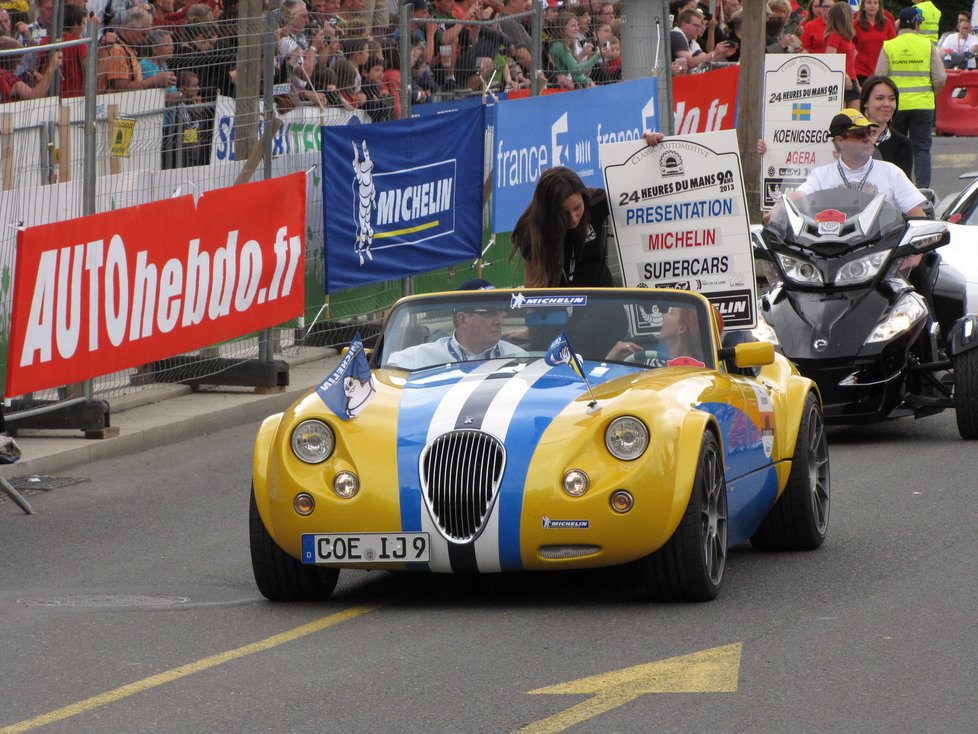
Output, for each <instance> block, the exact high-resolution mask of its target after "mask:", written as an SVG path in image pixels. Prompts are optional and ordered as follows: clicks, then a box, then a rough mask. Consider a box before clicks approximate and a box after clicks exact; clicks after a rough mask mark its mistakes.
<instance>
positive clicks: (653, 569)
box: [638, 431, 727, 602]
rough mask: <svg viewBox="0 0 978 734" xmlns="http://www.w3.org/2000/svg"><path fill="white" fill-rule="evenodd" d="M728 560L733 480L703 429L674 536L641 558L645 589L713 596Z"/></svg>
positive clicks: (654, 594)
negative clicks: (686, 499)
mask: <svg viewBox="0 0 978 734" xmlns="http://www.w3.org/2000/svg"><path fill="white" fill-rule="evenodd" d="M726 561H727V483H726V478H725V477H724V474H723V454H722V452H721V451H720V444H719V442H718V441H717V438H716V436H714V435H713V433H712V432H710V431H707V432H706V433H705V434H703V443H702V445H701V446H700V456H699V461H698V464H697V467H696V478H695V479H694V480H693V491H692V493H691V495H690V498H689V504H688V505H687V506H686V512H685V514H684V515H683V519H682V520H681V521H680V523H679V527H677V528H676V532H674V533H673V534H672V537H671V538H669V541H668V542H667V543H666V544H665V545H664V546H662V547H661V548H660V549H659V550H657V551H656V552H655V553H652V554H651V555H648V556H646V557H645V558H643V559H641V560H640V561H639V562H638V573H639V581H640V593H641V595H642V596H643V597H645V598H649V599H656V600H659V601H682V602H698V601H710V600H711V599H714V598H716V595H717V594H718V593H720V586H721V585H722V583H723V571H724V568H725V567H726Z"/></svg>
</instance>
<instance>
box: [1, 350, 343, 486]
mask: <svg viewBox="0 0 978 734" xmlns="http://www.w3.org/2000/svg"><path fill="white" fill-rule="evenodd" d="M304 351H305V352H306V353H305V354H303V355H302V357H298V358H297V357H280V358H281V359H284V360H285V361H286V362H288V363H289V386H288V387H286V388H285V389H284V391H283V392H277V393H270V394H256V393H255V390H254V388H247V387H219V386H216V387H207V388H201V389H200V390H198V391H197V392H192V391H191V389H190V388H189V387H188V386H186V385H159V386H155V387H153V388H152V389H150V390H147V391H144V392H140V393H136V394H133V395H126V396H123V397H119V398H109V399H108V402H109V423H110V425H112V426H114V427H117V428H118V429H119V435H118V436H116V437H114V438H104V439H90V438H84V437H83V435H82V432H81V431H78V430H59V431H36V430H23V431H21V432H19V433H18V435H17V437H16V439H15V440H16V441H17V445H18V446H20V450H21V454H22V458H21V459H20V460H19V461H18V462H16V463H15V464H4V465H2V466H0V477H3V478H5V479H14V478H16V477H28V476H34V475H40V476H51V475H54V474H57V473H59V472H63V471H65V470H66V469H69V468H71V467H75V466H79V465H83V464H89V463H92V462H94V461H99V460H101V459H109V458H115V457H119V456H126V455H128V454H135V453H138V452H140V451H145V450H147V449H151V448H154V447H156V446H166V445H168V444H173V443H178V442H180V441H186V440H187V439H190V438H196V437H198V436H204V435H207V434H208V433H213V432H214V431H219V430H222V429H224V428H228V427H229V426H236V425H241V424H242V423H254V426H255V430H256V431H257V430H258V425H259V423H260V421H261V420H262V419H263V418H265V416H267V415H271V414H272V413H277V412H279V411H281V410H284V409H285V408H286V407H288V405H289V404H291V403H292V402H293V401H294V400H295V399H296V398H298V397H299V396H300V395H301V394H302V393H304V392H306V391H307V390H309V389H310V388H312V387H315V386H316V385H318V384H319V383H320V382H322V381H323V380H324V379H325V378H326V376H327V375H329V373H330V372H331V371H332V370H333V368H334V367H335V366H336V363H337V362H338V361H339V358H338V357H337V355H336V350H334V349H330V348H322V349H316V350H309V349H307V350H304Z"/></svg>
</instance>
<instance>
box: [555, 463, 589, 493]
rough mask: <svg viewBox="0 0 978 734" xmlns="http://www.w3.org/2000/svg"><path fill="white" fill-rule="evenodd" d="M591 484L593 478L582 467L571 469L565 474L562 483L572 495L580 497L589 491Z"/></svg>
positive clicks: (565, 489)
mask: <svg viewBox="0 0 978 734" xmlns="http://www.w3.org/2000/svg"><path fill="white" fill-rule="evenodd" d="M590 485H591V480H590V479H588V476H587V474H585V473H584V472H582V471H581V470H580V469H571V470H570V471H569V472H567V473H566V474H565V475H564V481H563V482H562V483H561V486H562V487H563V488H564V491H565V492H567V494H569V495H570V496H571V497H580V496H581V495H582V494H584V493H585V492H587V488H588V487H589V486H590Z"/></svg>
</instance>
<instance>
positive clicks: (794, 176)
mask: <svg viewBox="0 0 978 734" xmlns="http://www.w3.org/2000/svg"><path fill="white" fill-rule="evenodd" d="M786 59H787V60H786ZM845 60H846V57H845V56H844V55H843V54H820V55H818V56H808V55H804V54H801V55H790V56H785V55H782V54H768V55H767V56H765V57H764V95H763V98H764V107H763V113H764V114H763V117H762V118H761V119H762V128H761V137H763V138H764V142H765V144H766V145H767V151H766V152H765V153H764V156H763V157H762V158H761V208H762V209H770V208H771V207H773V206H774V204H775V203H776V202H777V201H778V199H780V198H781V197H782V196H784V195H785V194H787V193H790V192H791V191H794V190H795V189H796V188H798V187H799V186H800V185H801V184H802V182H803V181H804V180H805V179H806V178H807V177H808V173H809V172H810V171H811V170H812V169H813V168H815V167H816V166H821V165H825V164H826V163H831V162H832V161H833V157H832V152H833V148H832V138H831V137H830V136H829V123H830V122H831V121H832V117H833V116H834V115H835V114H836V113H837V112H838V111H839V110H840V109H842V100H843V92H844V91H845V81H846V72H845V63H846V61H845Z"/></svg>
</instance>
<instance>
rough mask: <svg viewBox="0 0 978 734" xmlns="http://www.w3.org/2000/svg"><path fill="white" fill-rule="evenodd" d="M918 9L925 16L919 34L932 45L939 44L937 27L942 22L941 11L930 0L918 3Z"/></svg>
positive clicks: (918, 30)
mask: <svg viewBox="0 0 978 734" xmlns="http://www.w3.org/2000/svg"><path fill="white" fill-rule="evenodd" d="M917 9H918V10H920V13H921V15H923V16H924V20H923V21H922V22H921V24H920V28H918V29H917V32H918V33H919V34H920V35H922V36H923V37H924V38H926V39H927V40H928V41H930V42H931V43H937V26H938V25H939V24H940V22H941V11H940V10H938V9H937V6H936V5H934V3H932V2H931V1H930V0H924V2H922V3H917Z"/></svg>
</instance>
